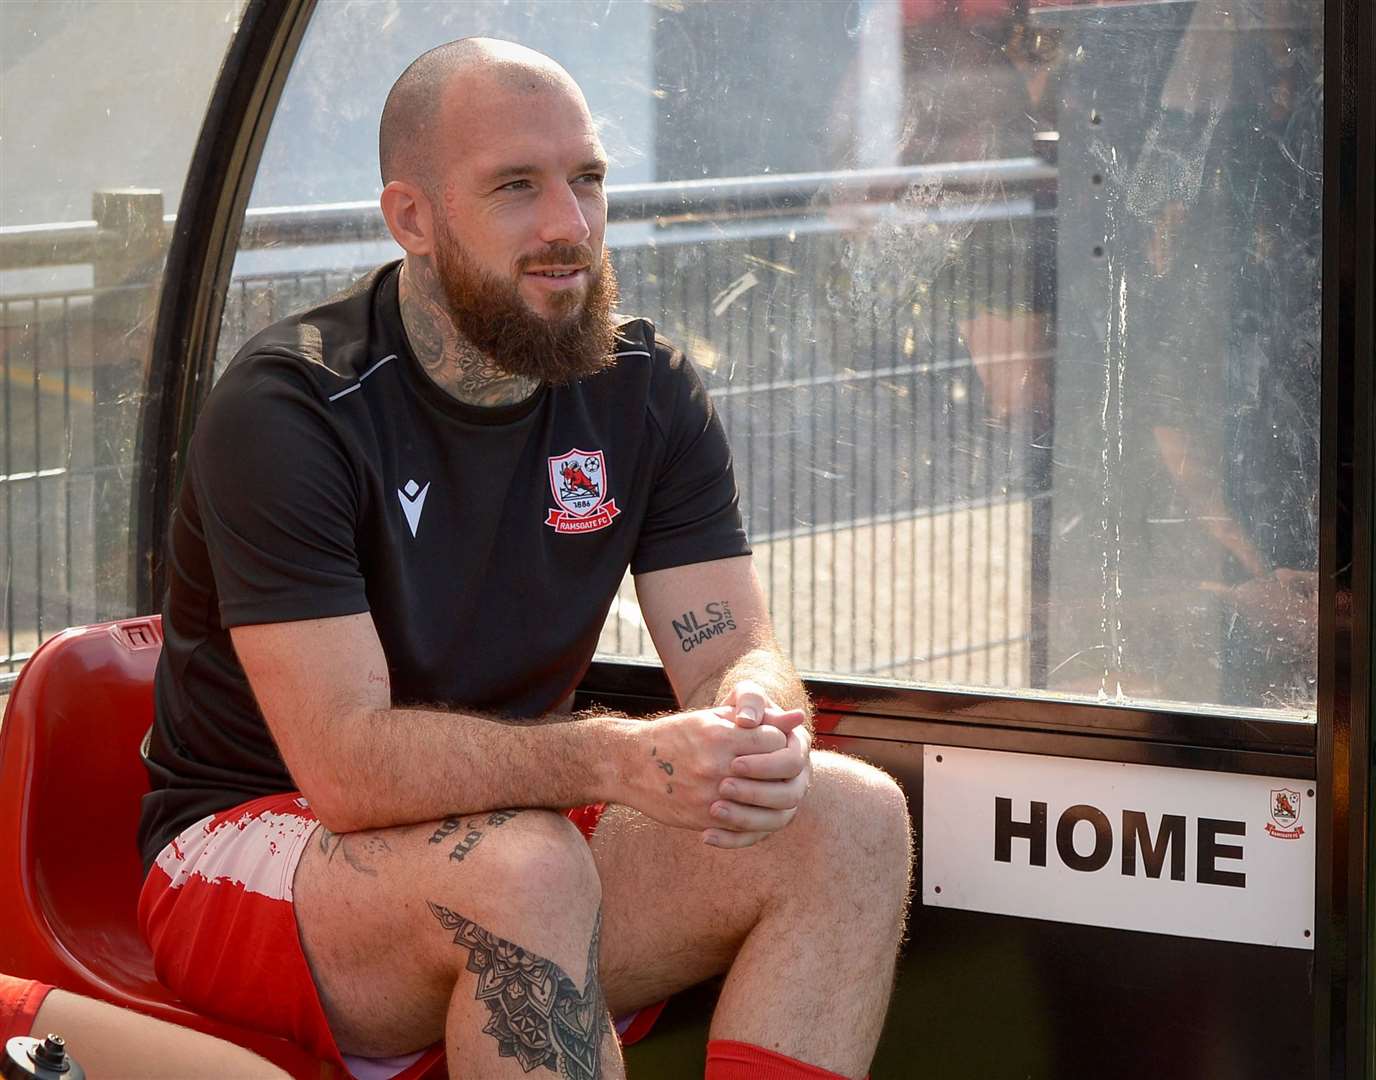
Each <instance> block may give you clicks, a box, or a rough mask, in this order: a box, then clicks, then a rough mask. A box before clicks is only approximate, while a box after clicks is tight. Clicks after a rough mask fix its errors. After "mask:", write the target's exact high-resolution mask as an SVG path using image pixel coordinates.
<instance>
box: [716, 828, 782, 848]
mask: <svg viewBox="0 0 1376 1080" xmlns="http://www.w3.org/2000/svg"><path fill="white" fill-rule="evenodd" d="M768 835H769V833H765V832H727V831H726V830H725V829H706V830H704V831H703V834H702V842H703V843H704V844H709V845H710V846H712V847H719V848H747V847H750V845H751V844H758V843H759V842H760V841H761V840H763V839H764V838H765V837H766V836H768Z"/></svg>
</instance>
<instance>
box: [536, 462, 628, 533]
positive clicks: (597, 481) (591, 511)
mask: <svg viewBox="0 0 1376 1080" xmlns="http://www.w3.org/2000/svg"><path fill="white" fill-rule="evenodd" d="M549 486H550V490H551V491H552V492H553V493H554V501H555V502H556V503H558V504H559V505H558V506H557V507H551V508H550V511H549V517H547V518H546V519H545V524H546V525H548V526H549V527H550V528H552V529H553V530H554V531H555V532H560V533H585V532H596V531H597V530H598V529H605V528H606V527H607V526H608V525H610V524H611V523H612V519H613V518H614V517H616V516H617V514H619V513H621V511H620V510H619V509H618V508H617V505H616V500H615V499H609V498H607V461H606V458H605V457H604V455H603V453H602V451H601V450H577V449H575V450H570V451H569V452H568V453H567V454H562V455H560V456H559V457H552V458H550V459H549Z"/></svg>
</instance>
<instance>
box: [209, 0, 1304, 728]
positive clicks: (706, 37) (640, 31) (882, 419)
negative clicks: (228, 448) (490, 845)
mask: <svg viewBox="0 0 1376 1080" xmlns="http://www.w3.org/2000/svg"><path fill="white" fill-rule="evenodd" d="M476 33H482V34H491V35H495V36H503V37H510V38H514V39H517V40H521V41H523V42H524V43H526V44H529V45H532V46H534V47H536V48H541V49H544V50H545V51H548V52H549V53H550V54H551V55H553V56H554V57H555V58H556V59H557V60H559V61H560V62H561V63H563V64H564V65H565V66H566V67H567V68H568V69H569V70H570V71H571V72H572V73H573V74H574V76H575V77H576V78H578V79H579V81H580V82H581V83H582V84H583V86H584V88H585V90H586V91H587V94H588V98H589V101H590V104H591V106H592V108H593V111H594V114H595V115H596V116H597V117H598V118H599V122H600V123H601V124H602V125H603V127H604V130H605V132H607V133H608V134H606V135H604V140H605V141H606V142H607V143H608V146H609V149H611V150H612V151H613V157H614V159H615V160H614V168H613V173H612V176H611V180H612V183H613V187H612V191H611V201H612V212H613V224H612V226H611V228H610V230H609V234H608V237H609V242H610V243H611V245H612V247H613V254H614V258H615V261H616V263H617V269H618V274H619V277H620V279H621V281H622V285H623V292H624V294H625V307H626V309H627V310H628V311H634V312H636V313H639V314H645V315H648V316H650V317H652V318H654V319H655V320H656V322H657V323H658V325H659V326H660V328H661V331H662V332H663V333H664V334H665V335H666V336H668V337H669V338H670V339H672V340H674V341H676V342H677V343H678V344H681V345H682V346H683V347H684V348H685V349H686V350H687V351H688V352H689V354H690V355H691V356H693V358H694V359H695V360H696V362H697V363H698V365H699V367H700V368H701V369H702V370H703V374H704V377H705V379H706V381H707V383H708V385H709V388H710V389H711V391H712V393H713V395H714V397H715V399H716V401H717V404H718V408H719V410H720V411H721V413H722V416H723V419H724V421H725V423H726V426H727V428H728V432H729V434H730V436H731V438H732V441H733V446H734V448H735V454H736V469H737V476H738V480H739V483H740V485H741V489H742V505H743V509H744V512H745V514H746V516H747V523H748V527H749V529H750V532H751V535H752V539H753V541H754V543H755V550H756V559H757V563H758V566H759V569H760V573H761V576H762V578H763V580H764V581H765V583H766V587H767V589H768V592H769V595H770V600H771V605H772V608H773V611H774V614H775V619H776V625H777V628H778V631H779V635H780V638H781V640H782V641H783V643H784V645H785V646H786V647H787V648H788V649H789V650H790V651H791V652H792V654H793V656H794V658H795V660H796V661H797V663H798V664H799V666H800V667H802V668H804V669H807V670H810V671H813V672H817V673H822V674H839V675H857V676H862V677H865V678H869V679H892V680H897V681H900V682H909V683H944V684H955V685H966V686H992V687H1008V688H1011V689H1017V690H1032V691H1053V692H1058V693H1062V694H1069V695H1074V696H1084V697H1088V698H1092V699H1100V700H1108V701H1122V702H1128V701H1165V702H1180V703H1188V704H1190V705H1192V706H1198V707H1237V708H1245V709H1249V710H1259V709H1279V710H1282V711H1283V715H1287V716H1292V717H1298V716H1306V715H1310V716H1312V712H1313V703H1314V671H1315V663H1314V614H1315V594H1316V590H1315V578H1314V574H1315V568H1316V565H1317V543H1316V535H1317V529H1316V516H1317V515H1316V505H1315V491H1316V489H1317V478H1318V472H1317V432H1318V415H1319V413H1318V396H1317V395H1318V359H1317V358H1318V351H1317V347H1318V300H1319V293H1318V287H1319V255H1320V252H1319V225H1320V220H1319V185H1320V144H1319V134H1320V111H1321V104H1322V79H1321V70H1320V57H1321V47H1322V26H1321V23H1320V19H1319V15H1318V12H1317V9H1316V5H1312V4H1309V3H1306V2H1304V0H1275V2H1271V0H1266V2H1264V3H1263V2H1262V0H1244V2H1237V0H1229V2H1228V3H1224V2H1222V0H1198V2H1194V0H1163V2H1141V0H1138V2H1132V3H1120V2H1116V0H1103V2H1095V3H1073V2H1059V0H900V2H892V3H890V2H883V0H866V2H857V3H849V4H843V3H829V2H821V0H819V2H773V0H760V2H754V3H739V4H728V3H717V4H677V3H673V4H670V3H657V4H650V3H639V2H631V0H625V2H620V0H618V2H610V3H609V2H606V0H597V2H595V3H593V2H581V0H580V2H578V3H568V4H560V5H554V6H550V5H540V4H534V3H517V4H510V3H497V2H491V3H487V2H482V3H472V4H465V5H459V6H455V5H448V4H431V3H413V4H404V5H379V6H377V7H364V8H358V7H356V6H350V5H343V4H333V3H323V4H321V5H320V7H319V8H318V10H317V13H316V15H315V17H314V19H313V22H312V24H311V28H310V30H309V32H308V35H307V38H306V40H305V42H304V44H303V49H302V54H301V57H300V59H299V60H298V63H297V66H296V68H295V69H294V70H293V73H292V76H291V79H290V80H289V83H288V87H287V91H286V94H285V96H284V99H283V104H282V107H281V110H280V111H279V114H278V117H277V119H276V121H275V123H274V127H273V131H272V135H271V137H270V139H269V143H268V146H267V149H266V152H265V155H264V161H263V166H262V169H261V170H260V174H259V177H258V180H257V183H256V186H255V189H254V193H253V197H252V205H253V207H254V210H253V214H254V215H258V216H257V217H256V218H253V219H252V220H251V221H250V226H249V228H248V230H247V231H246V233H245V242H244V245H243V249H242V250H241V252H240V257H239V263H238V265H237V267H236V272H235V281H234V283H233V285H232V288H231V293H230V297H229V301H228V304H227V307H226V321H225V329H224V333H223V335H222V341H221V353H222V356H223V357H224V358H226V359H227V358H228V356H229V355H230V354H232V352H233V350H234V348H235V347H237V345H238V344H239V343H240V342H242V341H243V340H244V339H245V338H246V337H247V336H248V335H249V334H250V333H252V332H253V331H255V330H257V329H258V328H259V327H261V326H263V325H265V324H266V323H267V322H269V321H271V319H273V318H275V317H277V316H278V315H279V314H282V313H284V312H285V311H286V310H288V309H289V308H291V307H297V306H303V305H305V304H307V303H312V302H315V301H317V300H318V299H320V298H323V296H324V295H326V294H327V293H328V292H330V291H333V290H334V289H335V288H338V287H339V286H341V285H342V284H344V283H345V282H346V281H347V280H348V278H349V277H350V276H351V274H352V273H354V272H355V271H356V270H357V269H359V268H363V267H366V266H370V265H372V264H374V263H376V262H380V261H383V260H384V259H387V258H391V257H394V253H395V249H394V248H393V247H392V246H391V245H390V243H389V242H388V241H387V240H386V237H385V233H383V232H382V231H381V227H380V220H379V219H378V217H377V215H376V212H375V210H373V209H372V203H373V200H375V197H376V194H377V190H378V182H377V178H376V177H377V174H376V157H375V154H376V151H375V146H374V142H373V140H374V139H375V132H376V121H377V114H378V111H379V110H380V107H381V101H382V97H383V95H384V94H385V92H386V89H387V87H388V86H389V85H390V83H391V81H392V79H393V78H394V77H395V76H396V74H397V73H398V72H399V71H400V70H401V68H402V67H403V66H404V65H405V63H406V62H408V60H409V59H410V58H411V57H413V56H415V55H416V54H418V53H419V52H421V51H423V50H424V49H426V48H428V47H430V46H432V45H435V44H438V43H439V42H441V41H444V40H449V39H451V38H453V37H457V36H462V35H464V34H476ZM608 56H614V57H616V61H617V62H616V63H615V64H608V63H607V62H606V58H607V57H608ZM365 58H366V59H365ZM326 100H328V101H329V103H330V108H328V109H323V108H321V103H322V102H324V101H326ZM302 146H310V147H311V148H312V151H311V153H310V154H309V155H307V156H303V155H302V154H301V153H300V147H302ZM709 180H710V181H716V182H717V183H715V184H712V183H704V181H709ZM618 185H619V186H618ZM323 202H330V203H337V204H341V205H340V206H338V207H337V208H336V209H334V210H332V211H331V213H333V214H334V215H335V217H336V218H337V219H340V220H343V219H345V218H347V219H348V222H349V224H348V227H347V228H342V229H341V228H340V227H339V225H338V221H336V223H335V225H331V226H329V227H328V228H327V227H326V226H324V225H322V226H320V228H319V231H317V232H314V233H312V232H311V230H310V228H309V227H306V226H303V225H302V224H301V222H303V221H305V220H306V218H305V217H303V216H302V215H301V214H300V213H298V212H296V211H291V210H287V209H275V208H283V207H302V206H310V205H313V204H319V203H323ZM293 214H295V215H296V216H293ZM312 220H313V219H312ZM274 222H276V223H277V224H275V225H274V224H273V223H274ZM293 222H294V223H295V224H292V223H293ZM289 226H290V227H289ZM274 230H277V231H275V232H274ZM331 230H333V231H331ZM303 236H304V237H306V240H304V241H303V239H302V237H303ZM603 651H604V654H607V655H618V656H642V655H643V656H650V655H652V651H651V647H650V642H649V638H648V635H647V634H645V632H644V628H643V625H642V624H641V623H640V621H639V614H638V611H637V609H636V607H635V603H634V593H633V590H632V589H631V587H630V584H629V583H627V584H626V586H625V587H623V589H622V591H621V593H620V594H619V595H618V597H617V598H616V599H615V600H614V602H613V604H612V607H611V611H610V614H609V619H608V623H607V628H606V630H605V631H604V635H603Z"/></svg>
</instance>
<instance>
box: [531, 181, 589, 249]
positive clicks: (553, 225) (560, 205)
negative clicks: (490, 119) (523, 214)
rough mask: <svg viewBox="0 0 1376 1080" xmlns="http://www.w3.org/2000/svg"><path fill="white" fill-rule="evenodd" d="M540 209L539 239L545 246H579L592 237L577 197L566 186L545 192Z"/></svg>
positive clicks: (553, 187) (562, 185)
mask: <svg viewBox="0 0 1376 1080" xmlns="http://www.w3.org/2000/svg"><path fill="white" fill-rule="evenodd" d="M541 202H542V205H541V207H540V239H541V240H542V241H544V242H545V243H546V244H555V243H563V244H581V243H583V242H585V241H586V240H587V239H588V237H589V236H591V235H592V230H591V229H590V228H589V227H588V219H587V217H586V215H585V214H584V213H583V206H582V204H581V203H580V202H579V201H578V195H577V194H576V193H575V192H574V190H573V188H572V187H570V186H569V185H568V184H555V185H553V186H552V187H550V188H549V189H548V190H547V191H546V192H545V197H544V199H543V200H541Z"/></svg>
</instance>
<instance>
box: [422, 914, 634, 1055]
mask: <svg viewBox="0 0 1376 1080" xmlns="http://www.w3.org/2000/svg"><path fill="white" fill-rule="evenodd" d="M429 907H430V913H431V914H432V915H434V916H435V918H436V919H438V920H439V924H440V925H441V926H442V927H444V928H445V929H446V930H452V931H453V932H454V944H455V945H460V946H462V947H463V948H465V949H467V950H468V963H467V965H466V967H467V969H468V970H469V971H471V972H473V973H474V974H475V975H477V976H478V984H477V993H476V995H475V997H476V1000H478V1001H481V1002H482V1003H483V1004H484V1005H486V1006H487V1011H488V1012H489V1013H490V1014H491V1016H490V1018H489V1019H488V1021H487V1023H486V1025H484V1027H483V1033H484V1034H485V1035H491V1036H492V1038H493V1039H495V1040H496V1041H497V1053H498V1055H499V1056H500V1057H504V1058H510V1057H514V1058H515V1059H516V1060H517V1061H518V1062H520V1065H521V1069H522V1070H523V1071H524V1072H531V1071H532V1070H534V1069H537V1068H540V1067H541V1066H543V1067H544V1068H545V1069H547V1070H548V1071H549V1072H552V1073H556V1074H557V1075H559V1076H561V1077H563V1078H564V1080H596V1078H598V1077H600V1076H601V1075H602V1067H601V1066H602V1040H603V1038H604V1037H605V1036H606V1035H607V1029H608V1017H607V1002H606V999H605V997H604V996H603V994H602V986H601V983H600V982H599V980H598V978H597V949H598V943H599V939H600V938H601V934H602V912H601V911H600V910H599V911H598V913H597V919H596V921H595V922H594V923H593V928H592V943H591V944H590V945H589V946H588V973H587V978H586V980H585V982H584V985H583V990H582V992H581V993H580V992H579V991H578V990H577V989H576V988H575V987H574V985H573V980H572V979H570V978H569V977H568V975H567V974H565V973H564V970H563V968H561V967H560V966H559V965H558V964H556V963H554V962H553V961H552V960H546V959H545V958H544V957H543V956H538V955H537V954H535V953H533V952H529V951H527V950H526V949H523V948H521V946H519V945H517V944H516V943H515V942H511V941H507V940H505V939H504V938H499V937H497V935H496V934H494V933H492V932H491V931H490V930H486V929H484V928H483V927H481V926H479V925H478V924H477V923H475V922H472V921H470V920H468V919H465V918H464V917H463V916H462V915H460V914H458V913H457V912H454V911H450V910H449V909H448V908H447V907H445V906H444V905H442V904H437V903H435V902H434V901H433V900H432V901H429Z"/></svg>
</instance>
